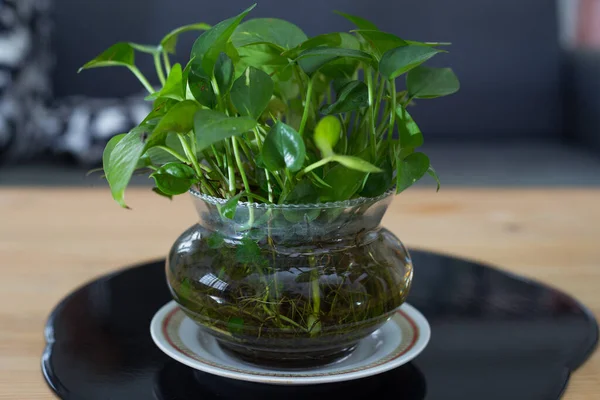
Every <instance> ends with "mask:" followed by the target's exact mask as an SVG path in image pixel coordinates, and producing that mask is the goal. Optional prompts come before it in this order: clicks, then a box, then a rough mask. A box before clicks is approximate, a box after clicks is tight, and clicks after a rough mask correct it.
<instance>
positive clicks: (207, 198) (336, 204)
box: [189, 187, 396, 210]
mask: <svg viewBox="0 0 600 400" xmlns="http://www.w3.org/2000/svg"><path fill="white" fill-rule="evenodd" d="M395 190H396V188H395V187H392V188H391V189H388V190H386V191H385V192H384V193H382V194H380V195H379V196H375V197H357V198H355V199H352V200H341V201H329V202H325V203H306V204H267V203H254V202H253V203H249V202H247V201H240V202H238V204H237V207H245V208H254V209H264V210H269V209H274V210H289V209H307V208H312V209H315V208H319V209H320V208H349V207H356V206H359V205H363V204H367V203H376V202H378V201H380V200H383V199H385V198H387V197H390V196H391V195H393V194H394V191H395ZM189 193H190V194H191V195H192V197H194V198H195V199H198V200H202V201H204V202H206V203H208V204H212V205H224V204H225V203H227V201H228V199H223V198H221V197H215V196H211V195H208V194H204V193H201V192H199V191H197V190H195V189H190V190H189Z"/></svg>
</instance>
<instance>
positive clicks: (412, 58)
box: [379, 45, 440, 79]
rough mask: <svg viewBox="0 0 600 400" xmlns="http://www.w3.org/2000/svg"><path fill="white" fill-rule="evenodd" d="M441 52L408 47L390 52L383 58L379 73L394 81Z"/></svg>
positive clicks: (420, 47) (419, 47)
mask: <svg viewBox="0 0 600 400" xmlns="http://www.w3.org/2000/svg"><path fill="white" fill-rule="evenodd" d="M439 52H440V50H438V49H434V48H431V47H425V46H417V45H408V46H401V47H396V48H395V49H392V50H388V51H386V52H385V54H384V55H383V56H382V57H381V61H380V62H379V72H380V73H381V74H382V75H383V76H385V77H386V78H387V79H394V78H396V77H398V76H400V75H402V74H404V73H406V72H408V71H410V70H411V69H413V68H415V67H418V66H419V65H421V64H422V63H424V62H425V61H427V60H429V59H430V58H431V57H433V56H435V55H436V54H437V53H439Z"/></svg>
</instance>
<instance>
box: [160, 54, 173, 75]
mask: <svg viewBox="0 0 600 400" xmlns="http://www.w3.org/2000/svg"><path fill="white" fill-rule="evenodd" d="M162 56H163V63H164V64H165V69H166V70H167V75H168V74H170V73H171V61H170V60H169V54H167V52H166V51H163V52H162Z"/></svg>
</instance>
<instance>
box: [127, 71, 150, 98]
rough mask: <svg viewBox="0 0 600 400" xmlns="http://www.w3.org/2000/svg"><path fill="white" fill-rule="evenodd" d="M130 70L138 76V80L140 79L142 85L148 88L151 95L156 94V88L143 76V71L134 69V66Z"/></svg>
mask: <svg viewBox="0 0 600 400" xmlns="http://www.w3.org/2000/svg"><path fill="white" fill-rule="evenodd" d="M129 69H130V70H131V72H133V74H134V75H135V76H136V78H138V80H139V81H140V82H141V83H142V85H144V87H145V88H146V90H147V91H148V93H150V94H152V93H154V88H153V87H152V85H151V84H150V82H148V79H146V77H145V76H144V74H142V71H140V70H139V69H138V68H137V67H134V66H132V67H129Z"/></svg>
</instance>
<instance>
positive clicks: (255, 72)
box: [231, 67, 273, 119]
mask: <svg viewBox="0 0 600 400" xmlns="http://www.w3.org/2000/svg"><path fill="white" fill-rule="evenodd" d="M271 96H273V80H272V79H271V77H270V76H269V75H268V74H267V73H265V72H263V71H261V70H259V69H256V68H254V67H248V68H247V69H246V71H244V74H243V75H242V76H240V77H239V78H238V79H237V80H236V81H235V82H234V84H233V87H232V88H231V102H232V103H233V105H234V106H235V108H236V109H237V110H238V112H239V113H240V114H241V115H248V116H251V117H252V118H254V119H258V118H259V117H260V116H261V115H262V113H263V111H265V109H266V108H267V105H268V104H269V100H271Z"/></svg>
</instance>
